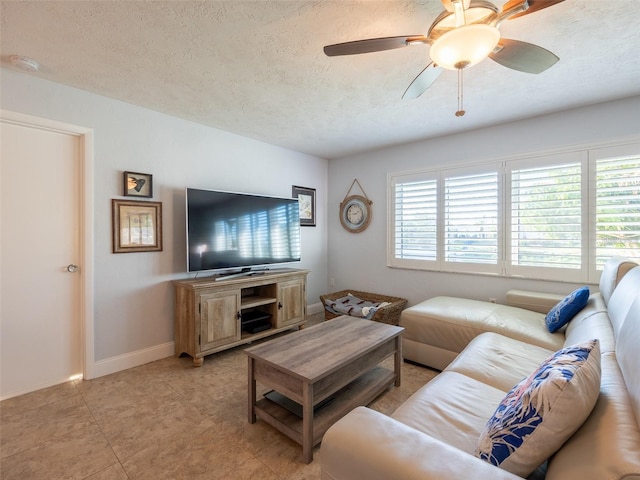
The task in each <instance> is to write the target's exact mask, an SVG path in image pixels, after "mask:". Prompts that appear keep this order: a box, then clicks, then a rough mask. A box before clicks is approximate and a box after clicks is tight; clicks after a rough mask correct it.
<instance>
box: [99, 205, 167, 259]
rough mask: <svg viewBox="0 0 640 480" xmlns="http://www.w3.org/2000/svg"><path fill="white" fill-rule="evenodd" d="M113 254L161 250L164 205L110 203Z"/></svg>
mask: <svg viewBox="0 0 640 480" xmlns="http://www.w3.org/2000/svg"><path fill="white" fill-rule="evenodd" d="M111 215H112V227H111V228H112V233H113V253H132V252H161V251H162V202H145V201H140V200H117V199H113V200H111Z"/></svg>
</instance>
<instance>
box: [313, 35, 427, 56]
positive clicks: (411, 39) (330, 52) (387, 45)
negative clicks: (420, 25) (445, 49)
mask: <svg viewBox="0 0 640 480" xmlns="http://www.w3.org/2000/svg"><path fill="white" fill-rule="evenodd" d="M412 43H427V37H425V36H424V35H405V36H403V37H384V38H369V39H367V40H356V41H354V42H344V43H336V44H334V45H327V46H326V47H324V53H325V55H327V56H328V57H335V56H337V55H356V54H358V53H370V52H381V51H383V50H393V49H394V48H402V47H406V46H407V45H410V44H412Z"/></svg>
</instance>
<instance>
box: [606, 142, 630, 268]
mask: <svg viewBox="0 0 640 480" xmlns="http://www.w3.org/2000/svg"><path fill="white" fill-rule="evenodd" d="M639 151H640V150H638V149H636V150H635V155H628V156H614V157H611V158H603V159H598V160H596V208H595V237H596V238H595V243H596V267H597V269H599V270H601V269H602V267H603V266H604V264H605V262H606V261H607V259H609V258H610V257H612V256H614V255H620V256H624V257H632V258H639V259H640V153H638V152H639ZM612 153H614V152H612Z"/></svg>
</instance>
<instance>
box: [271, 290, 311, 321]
mask: <svg viewBox="0 0 640 480" xmlns="http://www.w3.org/2000/svg"><path fill="white" fill-rule="evenodd" d="M304 287H305V282H304V280H290V281H287V282H280V283H279V284H278V327H285V326H287V325H291V324H294V323H298V322H303V321H304V320H305V316H306V308H305V307H306V302H305V291H304V290H305V288H304Z"/></svg>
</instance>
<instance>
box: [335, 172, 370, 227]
mask: <svg viewBox="0 0 640 480" xmlns="http://www.w3.org/2000/svg"><path fill="white" fill-rule="evenodd" d="M355 184H358V187H359V188H360V190H361V191H362V195H350V194H351V190H353V187H354V185H355ZM372 204H373V202H372V201H371V200H369V197H367V194H366V193H365V191H364V189H363V188H362V185H360V182H359V181H358V179H357V178H356V179H355V180H354V181H353V182H352V183H351V187H349V190H348V191H347V195H346V196H345V197H344V199H343V200H342V202H340V223H341V224H342V226H343V227H344V229H345V230H346V231H347V232H350V233H359V232H362V231H364V230H365V229H366V228H367V227H368V226H369V223H371V205H372Z"/></svg>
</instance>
